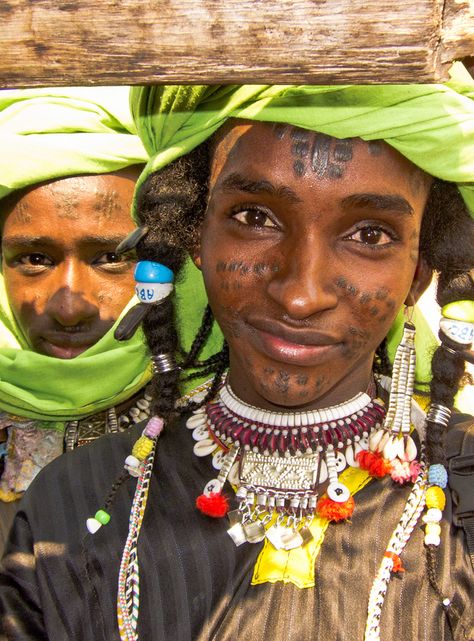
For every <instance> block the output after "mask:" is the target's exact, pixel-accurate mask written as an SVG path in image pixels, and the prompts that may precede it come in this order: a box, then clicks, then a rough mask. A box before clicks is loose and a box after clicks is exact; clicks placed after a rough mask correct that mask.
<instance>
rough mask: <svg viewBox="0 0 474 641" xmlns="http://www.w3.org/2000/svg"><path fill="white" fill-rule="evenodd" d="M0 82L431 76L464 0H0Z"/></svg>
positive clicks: (463, 29) (441, 66) (442, 59)
mask: <svg viewBox="0 0 474 641" xmlns="http://www.w3.org/2000/svg"><path fill="white" fill-rule="evenodd" d="M0 45H1V55H0V86H2V87H23V86H42V85H97V84H101V85H110V84H142V83H181V82H191V83H198V84H201V83H203V84H208V83H242V82H252V83H294V82H302V83H316V84H322V83H360V82H364V83H380V82H384V83H387V82H402V83H405V82H433V81H439V80H443V79H445V78H446V77H447V69H448V67H449V63H450V61H451V60H452V59H453V58H462V57H463V56H469V55H471V54H472V52H473V50H474V9H473V6H472V3H471V2H470V1H469V0H445V1H444V3H443V2H442V0H416V1H414V0H397V1H396V2H393V0H225V2H222V0H218V1H217V0H99V1H97V0H2V2H1V4H0Z"/></svg>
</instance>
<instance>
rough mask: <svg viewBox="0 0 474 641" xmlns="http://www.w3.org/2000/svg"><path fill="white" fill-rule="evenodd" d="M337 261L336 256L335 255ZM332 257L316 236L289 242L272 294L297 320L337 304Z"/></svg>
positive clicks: (274, 276)
mask: <svg viewBox="0 0 474 641" xmlns="http://www.w3.org/2000/svg"><path fill="white" fill-rule="evenodd" d="M332 260H334V257H332ZM333 273H334V272H333V267H332V264H331V257H329V256H328V252H327V251H325V249H324V247H321V246H320V243H318V240H317V239H316V238H314V237H312V236H307V237H306V238H299V239H298V240H297V241H296V242H292V243H291V244H288V245H286V246H285V247H284V248H283V251H282V253H281V262H280V268H279V270H278V271H277V272H275V273H274V274H273V278H272V280H271V281H270V283H269V285H268V294H269V295H270V297H271V298H272V299H273V300H274V301H275V302H276V303H278V305H279V306H280V307H281V308H282V309H283V310H284V312H285V314H286V315H287V316H288V317H289V318H291V319H294V320H304V319H306V318H310V317H311V316H313V315H314V314H318V313H320V312H323V311H325V310H329V309H333V308H334V307H336V305H337V300H338V299H337V290H336V287H335V283H334V278H333Z"/></svg>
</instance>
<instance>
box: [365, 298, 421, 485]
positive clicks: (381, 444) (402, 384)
mask: <svg viewBox="0 0 474 641" xmlns="http://www.w3.org/2000/svg"><path fill="white" fill-rule="evenodd" d="M405 314H406V316H407V320H406V321H405V323H404V325H403V335H402V339H401V341H400V344H399V345H398V347H397V351H396V353H395V359H394V361H393V368H392V381H391V385H390V400H389V405H388V409H387V414H386V416H385V421H384V423H383V426H382V428H381V429H379V430H377V431H376V432H374V433H373V434H372V435H371V436H370V439H369V450H370V453H371V454H372V456H370V455H369V456H367V455H366V456H365V457H364V460H363V461H361V467H364V468H365V469H367V470H368V471H369V472H370V473H371V474H372V475H373V476H378V477H381V476H384V475H385V474H388V473H390V475H391V477H392V479H393V480H394V481H396V482H397V483H405V482H406V481H412V482H414V481H415V480H416V478H417V476H418V474H419V471H420V465H419V463H418V462H417V461H416V456H417V449H416V445H415V442H414V440H413V439H412V437H411V436H410V432H411V401H412V396H413V387H414V383H415V365H416V355H415V333H416V330H415V326H414V324H413V322H412V318H413V308H412V307H410V308H405Z"/></svg>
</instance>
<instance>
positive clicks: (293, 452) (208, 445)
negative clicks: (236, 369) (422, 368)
mask: <svg viewBox="0 0 474 641" xmlns="http://www.w3.org/2000/svg"><path fill="white" fill-rule="evenodd" d="M371 387H373V392H375V386H371ZM384 416H385V408H384V405H383V402H382V401H381V400H380V399H372V398H371V396H370V395H369V394H366V393H359V394H357V395H356V396H355V397H354V398H352V399H350V400H349V401H347V402H345V403H342V404H340V405H336V406H333V407H330V408H325V409H320V410H308V411H303V412H290V413H288V412H270V411H267V410H262V409H259V408H257V407H253V406H251V405H248V404H247V403H244V402H243V401H241V400H240V399H239V398H238V397H237V396H236V395H235V394H234V392H233V391H232V389H231V387H230V385H229V384H228V383H224V385H223V386H222V387H221V389H220V390H219V392H218V394H217V398H216V400H215V401H214V402H212V403H208V404H207V405H206V406H205V407H203V408H199V409H198V410H196V411H195V412H194V413H193V415H192V416H191V417H190V418H189V419H188V420H187V422H186V425H187V427H188V428H189V429H192V430H193V437H194V439H195V440H196V444H195V446H194V453H195V454H196V455H197V456H207V455H209V454H212V455H213V466H214V467H215V468H216V469H218V470H219V473H218V476H217V477H216V478H214V479H211V480H210V481H209V482H208V483H207V484H206V486H205V488H204V491H203V494H202V495H201V496H199V497H198V499H197V503H196V504H197V507H198V508H199V509H200V510H201V511H202V512H203V513H204V514H207V515H208V516H213V517H222V516H224V515H225V514H227V513H228V502H227V498H226V497H225V495H224V494H223V492H222V490H223V486H224V484H225V482H226V481H227V480H229V481H230V482H231V483H232V484H234V485H235V486H237V487H236V496H237V499H238V500H239V507H238V509H237V510H234V511H232V512H230V513H229V520H230V524H231V527H230V529H229V530H228V533H229V535H230V536H231V537H232V539H233V541H234V543H235V544H236V545H241V544H242V543H245V542H248V543H259V542H260V541H263V540H264V539H265V538H267V539H268V540H269V541H271V543H272V544H273V546H274V547H275V548H277V549H284V550H290V549H293V548H295V547H299V546H301V545H304V544H305V543H307V542H308V541H309V540H310V539H311V533H310V530H309V526H310V524H311V522H312V519H313V518H314V516H315V514H316V513H318V514H319V515H320V516H326V517H328V518H330V519H331V520H339V518H348V516H350V514H351V513H352V510H353V507H354V500H353V498H352V496H351V493H350V491H349V489H348V488H347V486H346V485H344V484H343V483H341V482H340V481H339V479H338V475H339V473H340V472H342V471H343V470H344V469H345V468H346V467H347V465H351V466H353V467H358V462H357V455H358V453H359V452H360V451H362V450H367V448H368V444H369V437H370V435H371V434H372V432H373V431H374V430H376V429H379V428H380V427H381V424H382V422H383V419H384ZM326 481H328V487H327V490H326V491H327V495H328V496H327V498H326V497H325V498H323V499H320V500H319V501H318V488H319V487H320V486H321V484H323V483H325V482H326ZM267 525H269V527H267Z"/></svg>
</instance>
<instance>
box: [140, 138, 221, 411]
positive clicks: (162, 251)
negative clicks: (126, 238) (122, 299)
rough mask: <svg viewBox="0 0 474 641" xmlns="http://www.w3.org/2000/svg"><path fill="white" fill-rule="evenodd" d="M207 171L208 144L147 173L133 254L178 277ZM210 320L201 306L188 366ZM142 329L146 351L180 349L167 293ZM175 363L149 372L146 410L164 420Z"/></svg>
mask: <svg viewBox="0 0 474 641" xmlns="http://www.w3.org/2000/svg"><path fill="white" fill-rule="evenodd" d="M208 174H209V154H208V145H207V144H206V143H205V144H203V145H201V146H200V147H197V148H196V149H195V150H194V151H193V152H191V153H190V154H188V155H187V156H185V157H181V158H178V159H177V160H176V161H175V162H173V163H171V164H170V165H168V166H167V167H165V168H164V169H163V170H161V171H160V172H158V173H154V174H152V175H151V176H150V177H149V178H148V179H147V180H146V182H145V183H144V185H143V187H142V189H141V190H140V193H139V195H138V203H137V209H138V216H139V220H140V224H142V225H147V226H148V228H149V232H148V234H147V236H146V237H145V238H144V239H143V240H142V241H140V243H139V244H138V246H137V257H138V259H139V260H153V261H156V262H158V263H161V264H163V265H166V267H168V268H169V269H171V270H172V271H173V272H174V274H175V279H176V280H177V279H178V278H179V274H180V271H181V269H182V267H183V265H184V262H185V259H186V255H187V251H192V250H193V248H195V247H196V246H197V245H198V242H199V237H198V232H199V227H200V223H201V221H202V219H203V217H204V213H205V209H206V204H207V190H208ZM211 326H212V315H211V314H210V311H208V310H207V309H206V311H205V313H204V317H203V322H202V324H201V328H200V330H199V332H198V335H197V336H196V338H195V340H194V342H193V345H192V347H191V351H190V354H189V355H188V356H187V357H186V358H185V359H184V363H183V366H185V367H188V366H190V365H191V366H192V363H193V361H194V360H195V358H196V356H197V355H198V354H199V351H200V350H201V348H202V346H203V344H204V342H205V339H206V338H207V336H208V335H209V332H210V330H211ZM143 331H144V334H145V338H146V340H147V343H148V346H149V348H150V352H151V355H152V357H153V355H157V354H164V353H167V354H172V355H173V356H174V357H175V358H176V357H177V355H178V353H179V352H180V346H179V339H178V332H177V328H176V319H175V309H174V304H173V299H172V295H171V296H170V297H169V298H167V299H166V300H165V301H164V302H163V303H162V304H160V305H153V306H152V308H151V309H150V312H149V313H148V314H147V316H146V317H145V319H144V321H143ZM179 378H180V371H179V369H178V368H176V369H175V370H173V371H171V372H166V373H164V374H163V373H157V374H154V376H153V380H152V387H151V394H152V397H153V401H152V412H153V413H154V414H157V415H159V416H161V417H162V418H163V419H164V420H165V422H166V421H169V419H170V418H171V416H172V414H173V413H174V411H175V405H176V401H177V399H178V397H179Z"/></svg>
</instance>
